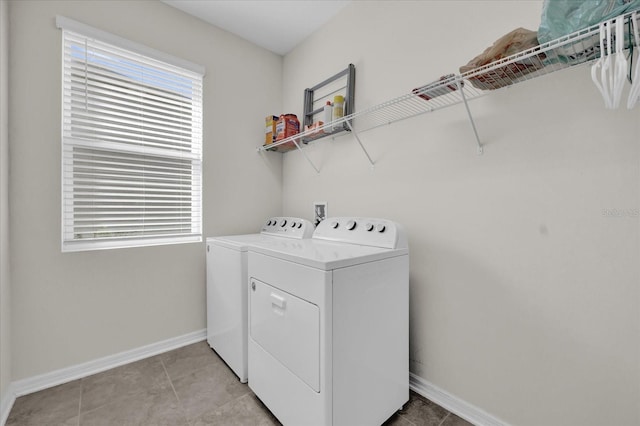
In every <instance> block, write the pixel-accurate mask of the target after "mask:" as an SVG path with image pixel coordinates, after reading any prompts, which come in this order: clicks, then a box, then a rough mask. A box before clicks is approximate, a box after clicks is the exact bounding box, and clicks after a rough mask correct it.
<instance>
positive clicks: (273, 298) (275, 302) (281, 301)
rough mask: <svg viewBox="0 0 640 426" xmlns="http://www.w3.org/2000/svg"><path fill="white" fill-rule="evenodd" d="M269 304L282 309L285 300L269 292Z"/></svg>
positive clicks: (285, 302)
mask: <svg viewBox="0 0 640 426" xmlns="http://www.w3.org/2000/svg"><path fill="white" fill-rule="evenodd" d="M271 304H272V305H273V306H276V307H278V308H280V309H284V308H285V306H287V301H286V300H285V298H284V297H282V296H279V295H277V294H275V293H271Z"/></svg>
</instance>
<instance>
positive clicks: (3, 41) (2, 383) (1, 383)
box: [0, 0, 11, 421]
mask: <svg viewBox="0 0 640 426" xmlns="http://www.w3.org/2000/svg"><path fill="white" fill-rule="evenodd" d="M8 6H9V3H7V2H6V1H5V0H0V421H1V420H2V415H3V413H2V409H3V408H4V407H3V406H2V404H3V403H4V402H5V401H6V400H7V399H6V398H8V388H9V384H10V383H11V304H10V300H11V284H10V273H9V131H8V126H7V123H8V118H9V116H8V111H7V107H8V94H7V92H8V90H7V89H8V88H9V85H8V79H7V72H8V61H9V13H8V9H9V7H8Z"/></svg>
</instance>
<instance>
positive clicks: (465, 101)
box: [456, 78, 484, 155]
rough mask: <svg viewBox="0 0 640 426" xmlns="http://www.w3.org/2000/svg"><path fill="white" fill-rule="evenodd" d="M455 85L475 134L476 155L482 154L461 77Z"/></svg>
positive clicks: (480, 143)
mask: <svg viewBox="0 0 640 426" xmlns="http://www.w3.org/2000/svg"><path fill="white" fill-rule="evenodd" d="M456 85H457V86H458V91H459V92H460V95H461V96H462V100H463V101H464V107H465V108H466V110H467V115H468V116H469V121H470V122H471V128H472V129H473V134H474V135H475V136H476V143H477V144H478V155H482V153H483V152H484V150H483V148H482V142H480V136H478V130H477V129H476V123H475V122H474V121H473V115H471V110H470V109H469V103H468V102H467V97H466V96H465V95H464V90H463V88H462V78H458V79H456Z"/></svg>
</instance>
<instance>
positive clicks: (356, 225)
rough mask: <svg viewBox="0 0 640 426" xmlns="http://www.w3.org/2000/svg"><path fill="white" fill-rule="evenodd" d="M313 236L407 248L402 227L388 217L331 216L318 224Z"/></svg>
mask: <svg viewBox="0 0 640 426" xmlns="http://www.w3.org/2000/svg"><path fill="white" fill-rule="evenodd" d="M313 238H316V239H322V240H330V241H337V242H344V243H351V244H360V245H365V246H374V247H384V248H390V249H394V248H407V237H406V235H405V233H404V230H403V229H402V227H401V226H400V225H398V224H397V223H395V222H392V221H390V220H386V219H376V218H367V217H330V218H327V219H325V220H323V221H322V222H320V224H318V227H317V228H316V230H315V232H314V233H313Z"/></svg>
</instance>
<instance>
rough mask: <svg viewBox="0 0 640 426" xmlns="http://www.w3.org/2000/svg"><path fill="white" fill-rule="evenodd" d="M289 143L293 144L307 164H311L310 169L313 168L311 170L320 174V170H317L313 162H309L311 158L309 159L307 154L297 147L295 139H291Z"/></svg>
mask: <svg viewBox="0 0 640 426" xmlns="http://www.w3.org/2000/svg"><path fill="white" fill-rule="evenodd" d="M291 141H292V142H293V143H294V144H295V146H296V148H298V150H299V151H300V152H301V153H302V155H304V158H306V159H307V162H308V163H309V164H311V167H313V170H315V171H316V173H320V169H319V168H317V167H316V165H315V164H313V161H311V158H309V156H308V155H307V153H306V152H304V149H302V148H300V145H298V142H296V139H295V138H294V139H291Z"/></svg>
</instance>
